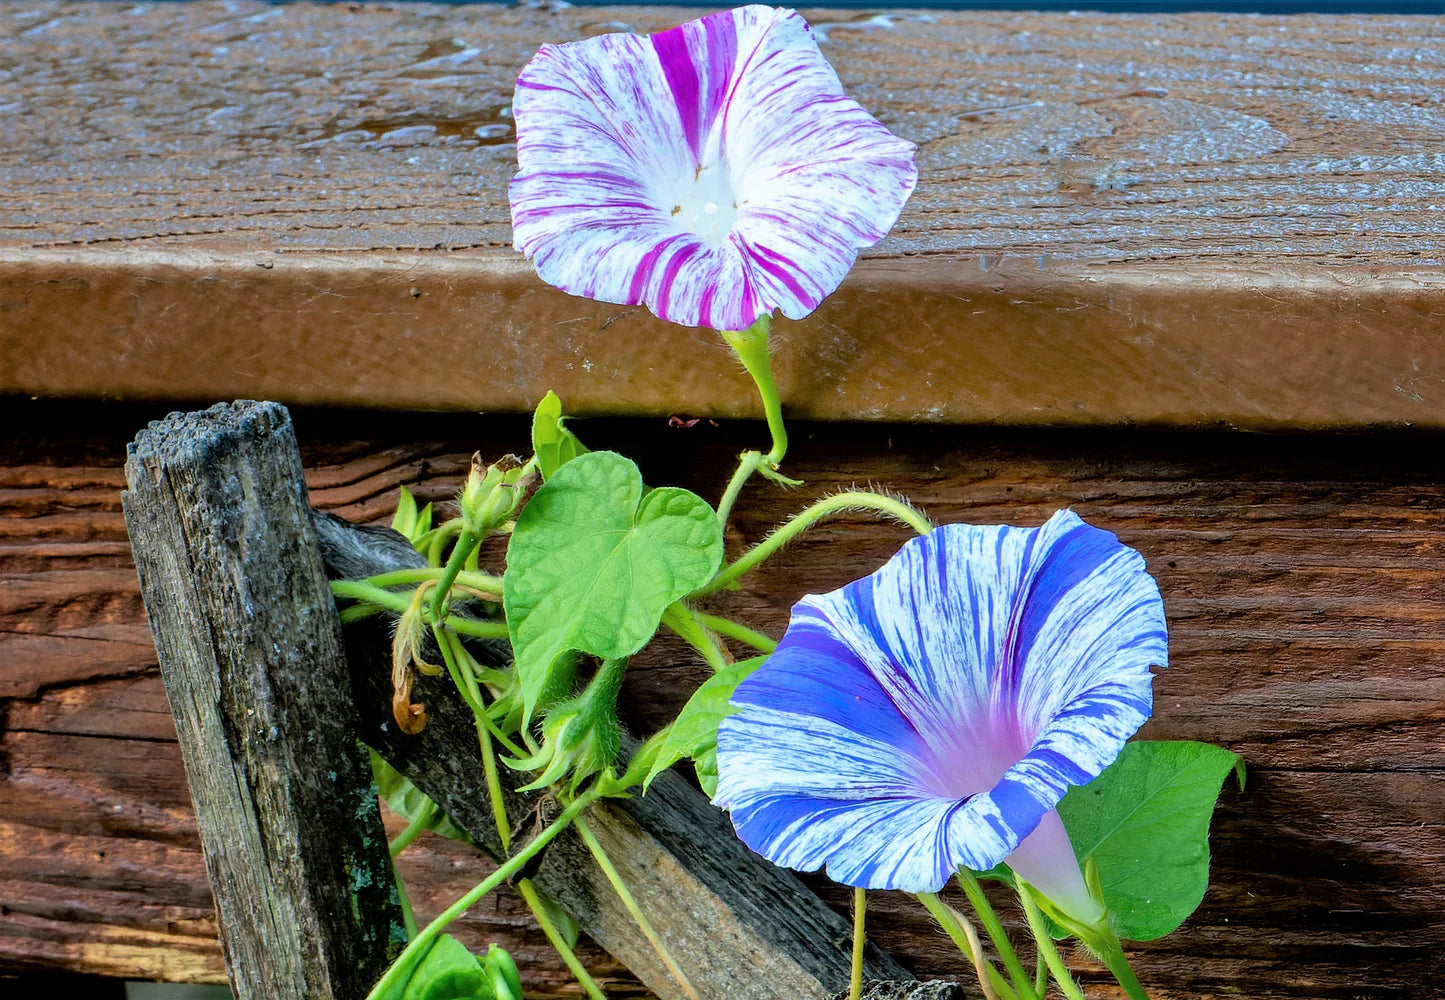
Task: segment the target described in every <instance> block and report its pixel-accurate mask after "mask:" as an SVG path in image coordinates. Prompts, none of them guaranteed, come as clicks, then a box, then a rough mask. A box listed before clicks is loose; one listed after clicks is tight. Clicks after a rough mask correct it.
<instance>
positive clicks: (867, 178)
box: [511, 4, 918, 331]
mask: <svg viewBox="0 0 1445 1000" xmlns="http://www.w3.org/2000/svg"><path fill="white" fill-rule="evenodd" d="M512 110H513V115H514V116H515V120H516V128H517V166H518V170H517V174H516V177H515V178H514V179H513V180H512V185H511V200H512V228H513V239H514V245H515V246H516V248H517V249H518V250H520V251H521V252H522V253H524V254H526V255H527V256H528V257H529V258H530V259H531V260H532V262H533V263H534V264H535V265H536V268H537V272H538V273H539V274H540V275H541V276H542V279H543V280H544V281H546V282H548V283H549V284H553V285H556V286H557V287H558V288H561V289H562V290H563V291H566V292H571V293H572V294H573V295H583V296H586V297H588V298H593V299H600V300H602V301H603V302H618V303H623V304H626V305H638V304H641V303H646V305H647V307H648V308H649V309H651V310H652V311H653V312H654V313H656V314H657V315H658V316H660V317H662V318H663V319H666V320H670V321H672V322H674V323H681V324H682V325H684V326H707V327H711V328H713V329H715V330H734V331H735V330H745V329H747V328H748V327H750V326H751V325H752V324H753V322H754V321H755V320H757V319H758V318H759V317H760V316H764V315H771V314H772V312H773V310H774V309H780V310H782V312H783V315H785V316H787V317H789V318H790V319H801V318H802V317H804V316H806V315H807V314H808V313H810V312H812V311H813V310H814V309H815V308H817V306H818V303H819V302H821V301H822V300H823V299H824V298H825V297H826V296H827V295H829V294H831V293H832V291H833V290H834V289H836V288H837V287H838V284H839V282H841V281H842V280H843V276H844V275H845V274H847V273H848V269H849V268H850V267H852V266H853V261H854V259H855V258H856V257H857V254H858V251H859V250H860V249H861V248H863V247H868V246H872V245H873V244H874V243H877V242H878V241H879V240H880V239H882V238H883V236H884V235H885V234H886V233H887V232H888V230H889V229H890V228H891V227H892V225H893V223H894V222H895V221H896V220H897V218H898V213H899V211H900V210H901V209H902V207H903V203H904V202H905V201H907V200H908V195H909V194H910V193H911V192H912V190H913V185H914V183H915V181H916V180H917V177H918V172H917V170H916V169H915V167H914V164H913V144H912V143H911V142H906V141H904V140H902V139H899V138H897V137H896V136H894V135H892V134H891V133H890V132H889V131H888V130H887V129H886V128H884V127H883V126H882V125H881V124H879V122H878V121H877V120H875V119H874V118H873V117H872V116H871V115H869V114H868V112H867V111H865V110H863V108H862V107H860V106H859V105H858V103H857V102H856V101H853V100H851V99H849V98H848V97H846V96H844V94H843V88H842V86H841V84H839V82H838V76H837V74H836V73H834V72H833V68H832V67H831V66H829V65H828V61H827V60H826V59H824V58H823V54H822V53H821V52H820V51H819V50H818V45H817V43H816V42H815V41H814V40H813V36H812V32H811V30H810V29H809V28H808V24H807V22H806V21H804V20H803V19H802V17H800V16H799V15H798V14H797V12H796V11H791V10H784V9H779V8H775V7H765V6H761V5H757V4H754V5H751V6H747V7H740V8H738V9H737V10H732V11H723V12H721V13H717V14H709V15H707V16H706V17H702V18H699V19H697V20H695V21H689V22H687V23H686V24H683V25H680V26H678V27H676V28H672V29H671V30H668V31H663V32H660V33H658V34H656V35H651V36H649V37H645V38H644V37H642V36H639V35H633V34H610V35H599V36H597V37H595V38H587V39H583V40H581V41H576V42H568V43H566V44H564V45H544V46H542V48H541V50H540V51H539V52H538V53H537V54H536V55H535V56H534V57H533V58H532V60H531V61H530V62H529V63H527V65H526V67H525V68H524V69H523V70H522V73H521V76H520V77H519V78H518V79H517V89H516V95H515V97H514V98H513V102H512Z"/></svg>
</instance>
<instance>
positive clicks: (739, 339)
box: [721, 316, 788, 470]
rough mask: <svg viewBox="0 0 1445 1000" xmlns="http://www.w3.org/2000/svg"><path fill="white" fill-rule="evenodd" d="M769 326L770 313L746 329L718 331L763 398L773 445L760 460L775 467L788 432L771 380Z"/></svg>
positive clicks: (783, 453)
mask: <svg viewBox="0 0 1445 1000" xmlns="http://www.w3.org/2000/svg"><path fill="white" fill-rule="evenodd" d="M771 325H772V318H771V317H770V316H763V317H761V318H759V319H758V321H757V322H756V323H754V324H753V325H752V326H750V327H748V328H747V329H746V330H737V331H726V330H725V331H721V332H722V335H723V339H724V340H726V341H727V342H728V346H730V347H731V348H732V349H733V353H734V354H736V355H737V356H738V360H739V361H741V362H742V363H743V367H744V368H746V369H747V370H748V374H749V375H751V376H752V377H753V382H755V383H756V384H757V387H758V395H759V396H761V397H762V400H763V415H764V416H766V417H767V420H768V431H769V433H771V434H772V436H773V447H772V450H771V451H769V452H768V453H767V454H766V455H764V456H763V461H764V462H765V463H766V464H767V465H768V466H771V467H772V469H774V470H776V469H777V467H778V464H779V463H780V462H782V460H783V456H784V455H786V454H787V453H788V431H787V428H785V427H784V426H783V404H782V401H781V400H780V399H778V386H777V384H776V383H775V382H774V381H773V361H772V357H771V355H770V354H769V353H768V328H769V327H770V326H771Z"/></svg>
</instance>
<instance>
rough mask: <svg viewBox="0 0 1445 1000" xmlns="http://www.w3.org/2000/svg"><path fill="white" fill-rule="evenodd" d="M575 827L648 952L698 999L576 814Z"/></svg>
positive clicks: (589, 829) (589, 831)
mask: <svg viewBox="0 0 1445 1000" xmlns="http://www.w3.org/2000/svg"><path fill="white" fill-rule="evenodd" d="M576 826H577V833H578V834H579V835H580V836H581V837H582V842H583V843H584V844H586V845H587V850H588V851H590V852H591V853H592V857H593V859H594V860H595V861H596V862H597V866H598V867H599V868H601V869H602V873H603V874H604V875H606V876H607V881H608V882H611V883H612V888H613V890H614V891H615V892H616V893H617V898H618V899H620V900H622V905H623V906H625V907H627V912H628V913H630V914H631V915H632V919H633V922H634V923H636V924H637V929H638V930H640V931H642V936H643V937H645V938H647V943H648V944H650V945H652V950H653V951H655V952H657V957H658V958H660V959H662V964H663V965H665V966H667V971H668V972H670V973H672V978H673V979H675V980H676V981H677V985H678V986H680V987H681V988H682V991H683V992H684V993H686V994H687V995H688V997H689V998H690V1000H698V995H697V990H696V989H694V988H693V985H692V983H691V982H690V981H689V980H688V978H687V975H686V974H685V973H684V972H683V971H682V969H681V968H680V967H679V966H678V964H677V961H676V959H674V958H673V957H672V953H671V952H670V951H668V950H667V945H666V944H664V943H663V941H662V937H661V935H659V934H658V933H657V929H656V928H654V927H653V926H652V921H651V920H649V919H647V914H645V913H643V912H642V907H640V906H638V905H637V900H636V899H635V898H634V897H633V895H632V891H631V890H630V889H628V888H627V883H626V882H624V881H622V876H621V875H620V874H619V873H618V871H617V868H616V866H615V865H613V864H612V859H611V858H609V857H608V856H607V852H606V851H605V850H603V849H602V844H601V843H600V842H599V841H598V840H597V837H596V835H595V834H593V832H592V828H591V827H590V826H588V825H587V821H586V820H585V819H583V818H582V817H581V816H580V815H579V816H578V817H577V818H576Z"/></svg>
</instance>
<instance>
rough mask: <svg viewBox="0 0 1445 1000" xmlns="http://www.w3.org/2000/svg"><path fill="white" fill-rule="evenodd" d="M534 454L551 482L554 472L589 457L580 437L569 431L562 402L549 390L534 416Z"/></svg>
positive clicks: (544, 476) (538, 464)
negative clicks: (574, 460)
mask: <svg viewBox="0 0 1445 1000" xmlns="http://www.w3.org/2000/svg"><path fill="white" fill-rule="evenodd" d="M532 451H533V452H535V453H536V455H537V467H538V468H539V469H540V470H541V473H542V478H543V479H551V478H552V474H553V473H554V472H556V471H557V470H558V469H560V468H561V467H562V466H564V465H566V464H567V463H568V462H570V461H572V459H574V458H576V457H577V456H578V455H585V454H587V449H586V447H585V446H584V445H583V444H582V442H581V441H579V440H577V435H576V434H573V433H572V432H571V431H569V430H568V429H567V423H566V420H565V419H564V418H563V416H562V400H560V399H558V398H557V394H556V393H555V392H553V391H551V390H550V389H549V390H547V395H545V396H543V397H542V401H541V402H540V403H538V404H537V411H536V412H535V413H533V414H532Z"/></svg>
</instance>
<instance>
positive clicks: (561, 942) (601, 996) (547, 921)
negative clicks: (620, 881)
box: [517, 878, 607, 1000]
mask: <svg viewBox="0 0 1445 1000" xmlns="http://www.w3.org/2000/svg"><path fill="white" fill-rule="evenodd" d="M517 891H518V892H520V893H521V894H522V899H524V900H526V903H527V907H528V909H530V910H531V911H532V916H533V917H535V918H536V920H537V923H538V924H539V925H540V926H541V928H542V933H543V934H545V935H547V940H548V941H550V942H551V943H552V947H553V948H554V949H555V950H556V952H557V954H559V955H561V956H562V961H563V962H566V963H567V968H568V969H569V970H570V971H571V973H572V976H573V978H574V979H576V980H577V982H578V984H579V985H581V987H582V990H583V992H585V993H586V994H587V996H588V997H590V998H591V1000H607V994H606V993H603V992H602V990H601V988H600V987H598V985H597V982H596V980H594V979H593V978H592V977H591V976H590V975H589V974H588V972H587V969H586V967H585V966H583V964H582V962H581V960H580V959H578V958H577V953H576V952H575V951H573V950H572V946H571V945H569V944H568V943H567V939H566V938H564V937H563V936H562V934H561V932H560V931H558V930H557V925H556V924H554V923H552V918H551V917H549V916H548V915H547V907H546V906H544V905H543V904H542V899H541V897H539V896H538V895H537V887H536V886H534V885H533V884H532V880H531V879H529V878H524V879H522V880H520V881H519V882H518V883H517Z"/></svg>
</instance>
